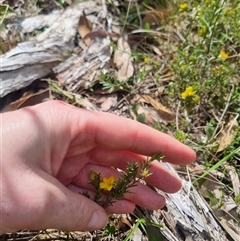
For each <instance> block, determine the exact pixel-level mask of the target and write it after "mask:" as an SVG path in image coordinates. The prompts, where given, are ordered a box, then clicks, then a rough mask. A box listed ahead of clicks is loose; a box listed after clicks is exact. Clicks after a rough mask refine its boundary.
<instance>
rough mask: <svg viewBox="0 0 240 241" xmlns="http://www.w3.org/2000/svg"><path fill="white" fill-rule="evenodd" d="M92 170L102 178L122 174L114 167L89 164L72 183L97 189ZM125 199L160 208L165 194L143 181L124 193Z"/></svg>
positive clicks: (147, 206) (163, 202)
mask: <svg viewBox="0 0 240 241" xmlns="http://www.w3.org/2000/svg"><path fill="white" fill-rule="evenodd" d="M90 171H94V172H99V173H100V174H101V177H102V178H103V177H109V176H114V177H115V178H116V179H117V178H119V176H120V173H119V172H118V171H117V170H115V169H113V168H108V167H102V166H97V165H92V164H88V165H86V167H85V168H84V169H83V170H82V171H81V172H80V173H79V175H78V176H76V178H75V179H74V180H73V182H72V184H74V185H76V186H78V187H81V188H83V189H86V190H92V191H95V188H94V186H93V185H92V184H90V183H89V181H90V179H89V173H90ZM124 199H126V200H129V201H131V202H132V203H134V204H137V205H139V206H142V207H144V208H148V209H159V208H162V207H163V206H164V204H165V198H164V197H163V196H161V195H159V194H158V193H156V192H155V191H153V190H151V189H150V188H148V187H147V186H145V185H143V184H141V183H139V184H138V185H137V186H136V187H132V188H131V189H130V190H129V193H126V194H125V195H124Z"/></svg>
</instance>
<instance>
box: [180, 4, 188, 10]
mask: <svg viewBox="0 0 240 241" xmlns="http://www.w3.org/2000/svg"><path fill="white" fill-rule="evenodd" d="M187 8H188V4H187V3H180V5H179V11H180V12H183V11H185V10H187Z"/></svg>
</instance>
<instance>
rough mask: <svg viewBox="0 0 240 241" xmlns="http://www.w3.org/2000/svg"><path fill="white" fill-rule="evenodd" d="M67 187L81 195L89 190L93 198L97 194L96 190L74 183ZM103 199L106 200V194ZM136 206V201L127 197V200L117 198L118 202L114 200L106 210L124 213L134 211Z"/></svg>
mask: <svg viewBox="0 0 240 241" xmlns="http://www.w3.org/2000/svg"><path fill="white" fill-rule="evenodd" d="M67 188H69V189H70V190H72V191H74V192H76V193H78V194H79V195H81V193H86V192H87V193H88V195H89V196H90V199H91V200H93V199H94V197H95V194H96V193H95V192H94V191H91V190H88V189H84V188H81V187H78V186H76V185H73V184H70V185H68V186H67ZM103 200H106V196H103ZM134 208H135V203H133V202H131V201H129V200H126V199H125V200H116V202H114V203H113V205H111V206H108V207H106V208H105V210H106V212H107V213H115V214H123V213H131V212H133V210H134Z"/></svg>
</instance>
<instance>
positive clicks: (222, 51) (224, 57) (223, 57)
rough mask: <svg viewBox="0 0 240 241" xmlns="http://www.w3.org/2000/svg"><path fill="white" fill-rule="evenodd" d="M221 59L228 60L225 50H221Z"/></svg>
mask: <svg viewBox="0 0 240 241" xmlns="http://www.w3.org/2000/svg"><path fill="white" fill-rule="evenodd" d="M219 57H220V58H222V59H227V58H228V54H227V53H226V52H225V51H224V50H221V51H220V54H219Z"/></svg>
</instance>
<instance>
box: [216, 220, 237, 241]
mask: <svg viewBox="0 0 240 241" xmlns="http://www.w3.org/2000/svg"><path fill="white" fill-rule="evenodd" d="M220 223H221V224H222V226H223V227H224V229H225V230H226V232H227V233H228V234H229V235H230V236H231V238H232V239H233V240H234V241H239V234H237V233H236V232H235V230H234V229H232V228H230V227H229V224H228V221H227V220H225V219H222V220H220Z"/></svg>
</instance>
